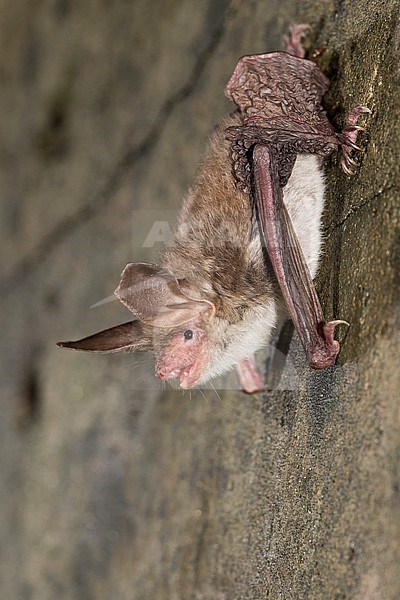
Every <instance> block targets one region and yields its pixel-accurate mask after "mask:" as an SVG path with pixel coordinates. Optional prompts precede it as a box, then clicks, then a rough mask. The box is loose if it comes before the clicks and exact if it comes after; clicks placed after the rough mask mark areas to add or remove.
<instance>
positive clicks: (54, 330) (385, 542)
mask: <svg viewBox="0 0 400 600" xmlns="http://www.w3.org/2000/svg"><path fill="white" fill-rule="evenodd" d="M399 8H400V6H399V2H398V1H397V0H387V1H386V2H384V3H383V2H380V1H379V0H376V1H375V0H347V1H346V0H344V1H336V0H320V1H316V2H310V1H307V0H305V1H300V0H294V1H292V0H290V1H288V0H286V1H285V0H284V1H275V0H269V1H267V0H259V1H251V2H239V1H236V0H232V1H231V2H229V1H228V0H226V1H224V0H219V1H218V2H215V1H214V2H213V1H211V0H204V1H203V2H190V1H189V0H168V1H161V0H156V1H154V2H152V3H149V2H148V1H147V0H136V1H135V2H127V1H123V0H118V1H116V2H107V1H106V0H97V1H96V0H92V1H91V2H90V1H88V0H87V1H83V2H73V1H72V0H44V1H42V2H30V3H25V2H22V1H20V0H13V1H11V0H2V2H1V13H0V47H1V52H0V81H1V86H0V90H1V91H0V111H1V113H0V114H1V122H0V156H1V160H0V170H1V176H0V194H1V196H0V198H1V204H0V211H1V212H0V230H1V254H2V259H3V260H2V274H1V280H0V288H1V298H2V307H1V314H0V319H1V359H0V373H1V387H0V390H1V397H2V404H1V406H2V413H1V420H0V478H1V480H0V506H1V511H0V539H1V547H0V552H1V555H0V593H1V598H2V599H4V600H14V599H16V598H18V599H21V600H25V599H26V600H28V599H32V600H50V599H51V600H53V599H54V598H57V599H62V600H81V599H82V600H90V599H96V600H105V599H107V600H125V599H126V600H142V599H143V600H147V599H149V600H158V599H166V600H175V599H176V600H180V599H182V600H187V599H193V600H206V599H207V600H239V599H253V598H254V599H259V598H271V599H272V600H278V599H281V598H282V599H296V600H297V599H303V598H307V599H308V598H310V599H319V598H321V599H327V598H335V599H338V600H339V599H340V600H342V599H348V600H366V599H367V600H372V599H374V600H375V599H379V600H381V599H382V600H395V599H397V598H399V597H400V575H399V564H400V546H399V537H400V473H399V467H400V404H399V388H400V385H399V384H400V381H399V379H400V377H399V367H398V365H399V349H398V346H399V286H398V283H399V281H398V268H399V267H398V265H399V260H398V259H399V242H398V237H397V238H396V233H397V232H396V226H397V225H398V220H399V203H398V191H399V181H398V165H399V148H398V139H399V119H400V114H399V113H400V111H399V100H398V98H399V90H398V83H399V80H398V77H399V70H398V59H399V54H398V48H399V26H398V14H399ZM295 22H308V23H310V24H311V35H310V37H309V38H308V44H309V47H310V49H314V48H316V47H320V46H322V45H323V44H326V46H327V49H326V51H325V53H324V54H323V56H322V58H321V66H322V68H323V69H324V71H325V72H326V73H327V74H328V76H329V77H330V78H331V80H332V87H331V91H330V92H329V94H328V95H327V97H326V107H327V109H328V111H329V114H330V116H331V117H332V120H333V122H334V123H336V124H337V126H338V127H340V126H342V125H343V123H344V122H345V119H346V115H347V114H348V112H349V110H350V109H351V108H352V107H353V106H354V105H356V104H366V105H368V106H369V107H370V108H372V109H373V115H372V116H371V117H370V118H369V120H368V137H367V138H363V141H362V146H363V154H362V155H361V156H360V157H359V158H358V161H359V165H358V168H357V173H356V175H355V176H354V177H353V178H351V179H350V178H347V177H346V176H344V175H343V174H342V173H341V172H340V171H339V169H338V161H337V157H333V158H332V159H331V160H330V161H329V162H328V164H327V165H326V173H327V181H328V188H329V193H328V198H327V210H326V214H325V225H324V228H325V238H326V242H325V253H324V258H323V264H322V268H321V273H320V275H319V278H318V288H319V290H320V293H321V298H322V300H323V303H324V308H325V313H326V316H327V317H328V318H331V317H340V318H345V319H347V320H348V321H349V322H350V323H351V328H350V330H349V331H348V332H347V333H346V332H345V330H343V331H342V334H341V335H342V340H341V341H342V343H343V347H342V352H341V355H340V360H339V364H338V365H337V366H335V367H333V368H330V369H328V370H325V371H324V372H311V371H310V370H309V369H308V368H307V366H306V363H305V358H304V355H303V352H302V351H301V350H300V348H299V345H298V342H297V339H296V337H295V336H293V339H292V340H291V344H290V348H289V353H288V355H287V357H286V358H285V359H284V360H277V358H278V359H282V355H281V354H280V353H279V352H277V353H275V359H274V357H273V356H272V357H271V359H270V361H269V362H271V361H272V362H274V364H275V363H279V364H278V367H276V364H275V367H274V368H275V369H278V371H275V373H274V375H273V376H272V375H269V376H268V377H269V381H274V386H273V387H274V388H275V389H274V390H273V391H271V392H269V393H268V394H263V395H258V396H255V397H247V396H244V395H243V394H242V393H241V392H240V391H239V390H237V389H235V387H237V386H236V382H235V379H234V376H229V377H227V378H226V379H225V380H224V381H223V382H221V381H220V382H217V385H218V388H219V389H217V390H216V391H215V390H214V389H210V390H202V391H194V392H191V393H183V392H181V391H178V390H174V389H170V388H169V387H167V388H162V387H161V385H159V384H158V383H157V382H156V381H155V380H154V376H153V374H152V361H151V357H148V356H147V355H145V356H138V357H136V356H132V355H116V356H109V357H106V356H95V355H94V356H93V355H92V356H90V355H82V354H79V353H76V354H75V353H71V352H67V351H62V350H60V349H58V348H56V346H55V343H56V341H58V340H59V339H66V338H72V339H73V338H74V337H81V336H83V335H85V334H89V333H91V332H93V331H96V330H98V329H101V328H104V327H107V326H111V325H113V324H115V323H117V322H122V321H124V320H127V319H128V318H129V315H128V313H127V312H126V311H125V309H124V308H123V307H122V306H120V305H119V304H118V303H117V302H108V303H104V304H101V305H100V306H99V307H97V308H93V309H90V306H91V305H93V304H95V303H97V302H99V301H100V300H102V299H104V298H107V297H108V296H109V295H110V294H112V292H113V290H114V288H115V287H116V284H117V283H118V280H119V274H120V272H121V270H122V268H123V267H124V265H125V263H126V262H128V261H131V260H144V261H149V260H153V259H155V258H156V257H157V254H158V252H159V251H160V250H161V249H162V245H161V244H159V243H156V244H154V245H153V246H152V247H150V248H149V247H144V241H145V240H146V237H147V235H148V233H149V231H150V229H149V228H150V227H151V224H152V223H153V222H154V220H160V221H167V222H171V221H173V218H174V215H175V214H176V210H177V209H178V207H179V204H180V200H181V198H182V196H183V194H184V192H185V189H186V188H187V186H188V184H189V183H190V181H191V180H192V178H193V175H194V173H195V170H196V168H197V164H198V162H199V159H200V155H201V151H202V148H203V147H204V144H205V141H206V138H207V135H208V132H209V131H210V130H211V128H212V127H213V125H214V123H215V122H216V121H217V120H218V118H219V117H220V116H221V115H222V114H224V113H225V112H227V111H229V110H231V106H230V105H229V103H228V102H227V100H226V99H225V98H224V95H223V88H224V85H225V83H226V81H227V80H228V78H229V76H230V74H231V72H232V69H233V67H234V65H235V63H236V60H237V58H238V57H239V56H240V55H242V54H247V53H257V52H263V51H272V50H274V49H278V48H280V40H281V36H282V34H283V33H284V32H285V31H286V29H287V27H288V26H289V25H290V24H292V23H295ZM147 245H148V244H147ZM289 339H290V336H289ZM260 361H261V362H265V354H261V356H260ZM282 369H283V370H282ZM280 370H282V372H280ZM153 380H154V381H153ZM221 388H225V389H221ZM226 388H228V389H226Z"/></svg>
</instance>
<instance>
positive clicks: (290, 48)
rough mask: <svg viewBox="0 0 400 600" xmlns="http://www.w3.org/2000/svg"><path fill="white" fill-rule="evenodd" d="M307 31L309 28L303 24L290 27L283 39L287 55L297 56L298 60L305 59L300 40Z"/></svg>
mask: <svg viewBox="0 0 400 600" xmlns="http://www.w3.org/2000/svg"><path fill="white" fill-rule="evenodd" d="M307 29H310V26H309V25H307V24H305V23H301V24H300V25H293V27H290V29H289V33H288V35H285V36H284V38H283V42H284V45H285V51H286V52H289V54H293V56H297V57H298V58H304V57H305V54H306V51H305V49H304V48H303V45H302V43H301V40H302V37H303V34H304V32H305V31H307Z"/></svg>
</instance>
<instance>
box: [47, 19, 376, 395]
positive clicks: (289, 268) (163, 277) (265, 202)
mask: <svg viewBox="0 0 400 600" xmlns="http://www.w3.org/2000/svg"><path fill="white" fill-rule="evenodd" d="M304 29H305V26H303V25H298V26H296V27H294V28H293V29H292V30H291V31H290V34H289V36H288V39H287V41H286V50H287V52H274V53H271V54H260V55H255V56H245V57H243V58H241V59H240V60H239V62H238V64H237V66H236V68H235V71H234V73H233V75H232V77H231V79H230V80H229V82H228V84H227V86H226V90H225V93H226V95H227V96H228V98H230V99H231V100H233V101H234V102H235V104H236V105H237V107H238V111H237V112H235V113H234V114H233V115H230V116H228V117H226V118H225V119H223V120H222V121H221V122H220V123H219V124H218V126H217V127H216V129H215V131H214V133H213V135H212V136H211V139H210V142H209V146H208V149H207V151H206V153H205V156H204V159H203V163H202V167H201V169H200V171H199V172H198V174H197V177H196V179H195V182H194V184H193V186H192V188H191V189H190V190H189V193H188V195H187V197H186V198H185V201H184V204H183V207H182V210H181V213H180V217H179V221H178V224H177V227H176V229H175V233H174V236H173V240H172V243H171V244H170V245H169V247H168V248H167V250H166V252H165V254H164V256H163V258H162V260H161V262H160V264H159V265H158V264H145V263H130V264H128V265H127V266H126V267H125V269H124V271H123V273H122V278H121V282H120V284H119V286H118V288H117V290H116V292H115V294H116V296H117V297H118V298H119V300H120V301H121V302H122V303H123V304H124V305H125V306H126V307H127V308H128V309H129V310H130V311H131V312H132V313H133V314H134V316H135V320H134V321H131V322H129V323H124V324H123V325H118V326H117V327H113V328H111V329H107V330H105V331H102V332H100V333H97V334H95V335H92V336H90V337H87V338H84V339H83V340H80V341H77V342H60V344H59V345H60V346H62V347H65V348H73V349H76V350H85V351H89V352H117V351H120V350H130V351H136V350H151V351H153V353H154V355H155V360H156V376H157V377H158V378H159V379H162V380H166V379H172V378H176V377H179V379H180V385H181V387H182V388H190V387H192V386H195V385H196V384H201V383H204V382H206V381H207V380H209V379H211V378H212V377H214V376H216V375H220V374H222V373H224V372H226V371H228V370H229V369H231V368H232V367H233V366H234V365H235V366H236V368H237V370H238V374H239V377H240V380H241V384H242V387H243V390H244V391H246V392H249V393H250V392H255V391H257V390H259V389H261V388H262V386H263V382H262V379H261V377H260V376H259V375H258V373H257V372H256V370H255V368H254V361H253V358H252V357H253V354H254V352H255V351H256V350H258V349H259V348H261V347H262V346H264V345H266V344H267V343H268V340H269V337H270V333H271V329H272V328H273V327H275V326H276V324H277V323H278V322H279V321H282V320H283V319H284V318H285V317H286V316H287V313H289V315H290V317H291V318H292V319H293V322H294V325H295V327H296V329H297V332H298V334H299V337H300V340H301V343H302V345H303V347H304V350H305V352H306V355H307V358H308V361H309V364H310V366H311V367H313V368H315V369H321V368H324V367H327V366H329V365H331V364H333V363H334V362H335V359H336V356H337V354H338V351H339V344H338V342H337V341H335V340H334V339H333V332H334V328H335V326H336V325H337V324H338V323H340V322H342V321H332V322H330V323H326V322H325V321H324V318H323V315H322V311H321V307H320V304H319V301H318V297H317V295H316V292H315V289H314V285H313V283H312V278H313V277H314V276H315V273H316V270H317V266H318V257H319V254H320V247H321V235H320V219H321V212H322V209H323V195H324V177H323V174H322V171H321V167H320V165H321V158H323V157H325V156H328V155H329V154H331V152H332V151H333V150H340V151H341V153H342V158H341V165H342V167H343V169H344V171H345V172H346V173H350V169H351V166H352V164H354V163H353V161H352V159H351V158H350V152H351V151H352V149H359V148H358V147H357V146H356V144H355V142H356V136H357V132H358V130H360V129H361V127H359V126H357V125H356V121H357V118H358V116H359V115H360V114H361V113H363V112H369V111H368V109H365V108H362V107H357V108H355V109H354V110H353V112H352V113H351V116H350V119H349V124H348V127H347V128H346V129H345V131H344V132H343V133H338V132H336V131H335V130H334V128H333V127H332V125H331V124H330V123H329V121H328V119H327V117H326V115H325V113H324V111H323V109H322V106H321V98H322V96H323V94H324V93H325V92H326V91H327V89H328V83H329V82H328V80H327V79H326V77H325V76H324V75H323V73H322V72H321V71H320V70H319V68H318V67H317V66H316V64H314V62H312V61H310V60H306V59H305V58H304V50H303V48H302V46H301V43H300V38H301V35H302V32H303V31H304ZM265 250H266V251H265Z"/></svg>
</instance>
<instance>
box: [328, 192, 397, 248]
mask: <svg viewBox="0 0 400 600" xmlns="http://www.w3.org/2000/svg"><path fill="white" fill-rule="evenodd" d="M396 189H398V187H397V185H395V184H393V185H390V186H389V187H387V188H384V189H382V190H379V192H377V193H376V194H374V195H373V196H371V197H370V198H367V199H366V200H364V202H361V204H358V205H357V206H355V207H354V208H351V209H350V210H349V211H348V213H347V214H346V215H345V216H344V217H343V219H341V220H340V221H339V222H338V223H335V224H334V225H333V226H332V227H329V228H328V229H327V230H326V234H325V235H324V239H329V238H330V236H331V235H332V234H333V233H334V231H335V230H336V229H339V228H340V227H342V225H343V224H344V223H345V222H346V221H347V220H348V219H349V218H350V217H352V216H353V215H355V214H356V213H357V212H358V211H359V210H361V209H362V208H364V206H367V205H368V204H371V203H372V202H374V201H375V200H376V199H377V198H379V197H380V196H382V195H383V194H386V193H388V192H391V191H392V190H396ZM399 191H400V190H399Z"/></svg>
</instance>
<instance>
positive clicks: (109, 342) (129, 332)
mask: <svg viewBox="0 0 400 600" xmlns="http://www.w3.org/2000/svg"><path fill="white" fill-rule="evenodd" d="M57 346H60V347H61V348H71V349H72V350H84V351H85V352H120V351H121V350H128V349H129V350H132V351H137V350H138V351H139V350H140V351H144V350H151V348H152V346H151V341H150V339H149V338H148V337H147V336H145V335H144V334H143V330H142V325H141V323H140V322H139V321H130V322H129V323H124V324H123V325H117V326H116V327H111V328H110V329H105V330H104V331H100V332H99V333H95V334H94V335H89V337H86V338H83V339H82V340H78V341H77V342H58V344H57Z"/></svg>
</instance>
